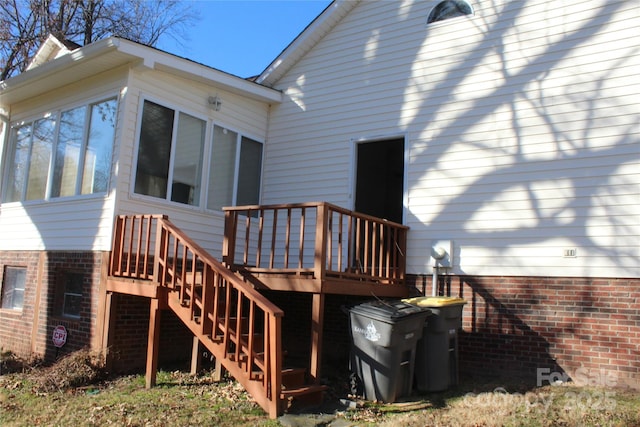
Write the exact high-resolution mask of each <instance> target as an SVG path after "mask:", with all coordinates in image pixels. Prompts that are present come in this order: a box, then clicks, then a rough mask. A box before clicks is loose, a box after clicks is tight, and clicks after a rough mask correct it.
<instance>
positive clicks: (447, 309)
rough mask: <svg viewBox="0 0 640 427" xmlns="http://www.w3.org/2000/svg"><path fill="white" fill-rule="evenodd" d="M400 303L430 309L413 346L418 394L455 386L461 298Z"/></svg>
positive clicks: (413, 299)
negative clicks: (420, 334)
mask: <svg viewBox="0 0 640 427" xmlns="http://www.w3.org/2000/svg"><path fill="white" fill-rule="evenodd" d="M402 301H403V302H406V303H408V304H412V305H415V306H418V307H423V308H428V309H430V310H431V316H429V317H428V318H427V319H426V321H425V324H424V332H423V334H422V338H421V339H420V340H419V341H418V342H417V344H416V358H415V367H414V372H415V378H416V388H417V389H418V390H419V391H426V392H432V391H442V390H446V389H447V388H449V386H452V385H457V384H458V330H459V329H460V328H462V309H463V308H464V305H465V304H466V303H467V302H466V301H465V300H464V299H463V298H460V297H445V296H436V297H416V298H407V299H403V300H402Z"/></svg>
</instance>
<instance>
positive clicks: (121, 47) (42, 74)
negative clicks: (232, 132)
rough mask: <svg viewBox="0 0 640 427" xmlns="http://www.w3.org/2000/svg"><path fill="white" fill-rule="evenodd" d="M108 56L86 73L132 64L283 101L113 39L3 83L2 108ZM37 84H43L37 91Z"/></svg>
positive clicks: (207, 69)
mask: <svg viewBox="0 0 640 427" xmlns="http://www.w3.org/2000/svg"><path fill="white" fill-rule="evenodd" d="M107 54H113V56H112V57H110V58H109V60H108V61H106V62H100V63H96V67H95V69H94V68H91V69H90V70H89V71H87V70H84V73H85V74H86V73H91V72H95V73H98V72H102V71H106V70H107V69H110V68H115V67H117V66H120V65H123V64H126V63H131V64H136V66H142V67H145V68H149V69H156V70H163V71H166V72H169V73H172V74H175V75H179V76H181V77H183V78H186V79H192V80H195V81H199V82H202V83H204V84H211V85H216V86H220V87H221V88H224V89H227V90H229V91H231V92H234V93H238V94H240V95H242V96H246V97H249V98H252V99H257V100H260V101H264V102H269V103H280V102H282V93H281V92H279V91H276V90H274V89H271V88H268V87H266V86H262V85H259V84H257V83H255V82H252V81H248V80H245V79H242V78H240V77H237V76H233V75H231V74H228V73H224V72H222V71H219V70H216V69H214V68H211V67H207V66H205V65H202V64H198V63H196V62H193V61H190V60H188V59H184V58H180V57H177V56H175V55H172V54H169V53H166V52H163V51H161V50H158V49H155V48H152V47H148V46H144V45H141V44H139V43H135V42H132V41H128V40H123V39H119V38H115V37H109V38H107V39H103V40H100V41H97V42H95V43H92V44H90V45H87V46H84V47H81V48H79V49H76V50H74V51H72V52H70V53H68V54H66V55H63V56H60V57H59V58H56V59H54V60H51V61H49V62H47V63H44V64H42V65H40V66H37V67H35V68H33V69H31V70H28V71H25V72H23V73H21V74H19V75H17V76H15V77H11V78H10V79H7V80H5V81H3V82H0V108H2V107H6V108H9V106H10V105H11V104H12V103H15V102H19V101H21V100H23V99H26V98H28V97H29V96H35V95H36V94H37V92H45V91H47V90H52V89H55V88H57V87H60V86H61V85H63V84H66V83H69V82H71V81H73V77H74V72H73V71H72V70H73V68H74V67H76V66H78V65H79V64H86V63H87V62H88V61H90V60H91V59H97V58H98V57H100V56H104V55H107ZM62 73H64V74H62ZM54 76H63V79H67V80H69V82H62V81H61V80H60V79H59V78H54ZM76 77H77V76H76ZM85 77H86V76H85ZM35 83H39V84H38V86H37V89H36V86H35V85H34V84H35Z"/></svg>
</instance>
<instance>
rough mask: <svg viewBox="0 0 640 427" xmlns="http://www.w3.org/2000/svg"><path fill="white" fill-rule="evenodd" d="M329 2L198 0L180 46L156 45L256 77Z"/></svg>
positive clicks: (209, 63)
mask: <svg viewBox="0 0 640 427" xmlns="http://www.w3.org/2000/svg"><path fill="white" fill-rule="evenodd" d="M330 3H331V1H330V0H280V1H271V0H253V1H245V0H235V1H234V0H200V1H194V2H193V7H194V10H196V11H197V13H198V15H199V16H200V19H199V21H198V22H196V23H195V24H194V25H193V26H192V27H191V28H190V29H188V31H187V34H188V36H189V40H188V41H186V42H185V47H184V48H183V47H178V46H177V45H176V44H175V43H174V42H171V41H164V42H163V41H161V42H160V43H159V44H158V46H157V47H158V48H159V49H162V50H165V51H167V52H170V53H173V54H176V55H179V56H183V57H186V58H189V59H191V60H194V61H196V62H200V63H202V64H204V65H208V66H210V67H213V68H217V69H219V70H222V71H226V72H228V73H231V74H235V75H237V76H239V77H250V76H254V75H257V74H260V73H261V72H262V71H263V70H264V69H265V68H266V67H267V66H268V65H269V64H270V63H271V61H272V60H273V59H275V58H276V57H277V56H278V55H279V54H280V52H282V50H283V49H284V48H286V47H287V45H288V44H289V43H291V42H292V41H293V39H294V38H295V37H296V36H297V35H298V34H300V32H301V31H302V30H304V29H305V27H306V26H307V25H309V24H310V23H311V21H313V19H314V18H315V17H316V16H318V14H320V12H322V11H323V10H324V9H325V8H326V7H327V6H328V5H329V4H330Z"/></svg>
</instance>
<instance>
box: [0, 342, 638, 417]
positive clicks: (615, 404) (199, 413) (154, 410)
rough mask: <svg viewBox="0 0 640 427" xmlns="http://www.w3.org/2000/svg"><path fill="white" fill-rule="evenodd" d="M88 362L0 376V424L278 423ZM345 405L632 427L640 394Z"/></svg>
mask: <svg viewBox="0 0 640 427" xmlns="http://www.w3.org/2000/svg"><path fill="white" fill-rule="evenodd" d="M92 360H93V359H92V358H91V357H89V356H88V355H87V354H83V353H79V354H78V355H75V356H74V357H73V358H69V359H63V360H62V361H60V362H59V363H57V364H56V365H54V366H51V367H48V368H44V367H25V368H23V369H22V371H21V372H13V373H9V372H8V370H7V369H4V370H3V371H0V425H2V426H3V427H5V426H9V427H13V426H35V425H44V426H65V427H66V426H108V425H117V426H194V425H198V426H222V427H225V426H280V425H281V424H280V422H279V421H278V420H270V419H268V417H267V415H266V414H265V413H264V411H263V410H262V409H261V408H260V407H259V406H258V405H257V404H256V403H255V402H253V400H252V399H251V396H249V395H248V394H247V393H246V392H245V391H244V389H243V388H242V386H240V385H239V384H238V383H237V382H235V381H233V380H232V379H229V378H227V379H225V380H223V381H221V382H214V381H213V380H212V375H211V373H206V372H205V373H204V374H202V375H198V376H191V375H189V374H187V373H184V372H180V371H160V372H158V376H157V386H156V387H154V388H152V389H146V388H145V379H144V376H143V375H129V376H120V377H115V378H106V377H104V376H102V375H101V372H100V368H99V366H98V365H95V364H94V363H93V362H92ZM1 362H2V360H0V367H1V366H2V363H1ZM5 366H6V364H5ZM14 370H15V369H14ZM83 378H84V381H83ZM338 394H340V393H329V395H330V397H331V398H332V399H334V400H335V399H336V397H346V396H338ZM353 403H354V404H353V405H352V406H354V408H352V409H346V407H343V406H340V405H337V406H334V407H333V408H337V409H334V413H333V415H334V418H333V419H334V420H339V421H341V422H342V424H341V425H351V426H386V427H392V426H393V427H395V426H403V427H404V426H406V427H423V426H528V427H534V426H567V427H578V426H621V427H622V426H624V427H633V426H639V427H640V391H637V390H636V391H633V390H622V389H605V388H598V387H587V386H577V385H575V384H573V383H566V384H562V385H554V386H545V387H531V386H528V385H523V384H521V383H518V382H516V381H512V382H508V381H507V382H500V381H496V382H492V381H487V380H485V379H482V378H476V379H472V380H470V381H463V382H462V383H461V384H460V385H458V386H456V387H452V388H450V389H449V390H447V391H445V392H441V393H430V394H423V395H414V396H412V397H411V398H407V399H401V401H400V402H396V403H393V404H376V403H372V402H365V401H362V400H360V401H358V400H353Z"/></svg>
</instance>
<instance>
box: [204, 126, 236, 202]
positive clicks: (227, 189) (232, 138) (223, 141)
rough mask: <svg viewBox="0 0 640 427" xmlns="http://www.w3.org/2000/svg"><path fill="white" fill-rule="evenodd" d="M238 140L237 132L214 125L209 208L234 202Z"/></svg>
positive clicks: (208, 198)
mask: <svg viewBox="0 0 640 427" xmlns="http://www.w3.org/2000/svg"><path fill="white" fill-rule="evenodd" d="M237 140H238V134H237V133H235V132H232V131H230V130H228V129H224V128H222V127H220V126H215V127H214V129H213V149H212V150H211V163H210V165H211V166H210V168H209V187H208V197H207V208H209V209H221V208H222V207H223V206H230V205H232V204H233V183H234V175H235V167H236V146H237Z"/></svg>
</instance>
